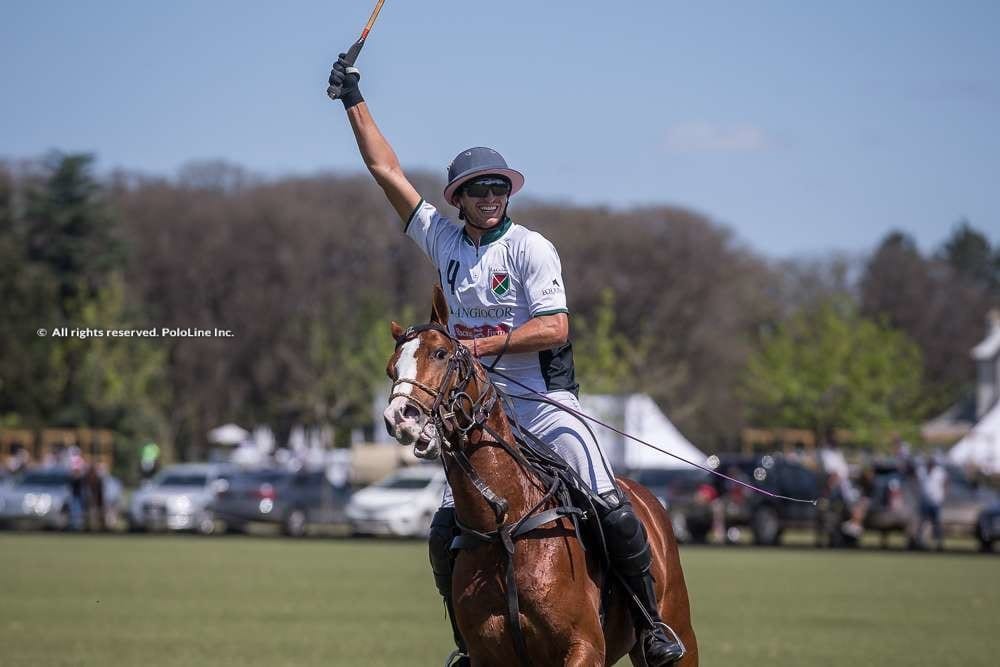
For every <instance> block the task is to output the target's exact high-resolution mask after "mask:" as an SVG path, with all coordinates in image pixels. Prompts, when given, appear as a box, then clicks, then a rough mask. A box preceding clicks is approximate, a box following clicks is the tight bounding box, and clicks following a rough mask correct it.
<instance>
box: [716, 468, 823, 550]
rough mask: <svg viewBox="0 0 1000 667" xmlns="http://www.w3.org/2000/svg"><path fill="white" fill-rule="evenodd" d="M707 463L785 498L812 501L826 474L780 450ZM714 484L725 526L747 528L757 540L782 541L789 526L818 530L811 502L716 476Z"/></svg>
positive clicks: (724, 472) (767, 543) (814, 509)
mask: <svg viewBox="0 0 1000 667" xmlns="http://www.w3.org/2000/svg"><path fill="white" fill-rule="evenodd" d="M709 464H710V465H713V464H714V467H715V469H716V470H717V471H718V472H721V473H723V474H726V475H728V476H730V477H734V478H736V479H738V480H740V481H743V482H746V483H748V484H753V485H754V486H757V487H760V488H762V489H764V490H765V491H770V492H772V493H777V494H779V495H782V496H789V497H791V498H803V499H810V500H812V499H817V498H819V497H820V496H821V495H822V494H823V490H824V479H825V477H824V475H823V474H822V473H820V472H817V471H814V470H811V469H809V468H807V467H806V466H804V465H802V464H801V463H799V462H798V461H792V460H788V459H786V458H785V457H784V456H783V455H781V454H763V455H756V456H748V455H739V454H736V455H727V454H724V455H720V456H714V457H711V458H710V459H709ZM715 485H716V491H717V493H718V495H719V497H720V498H721V499H722V501H723V502H724V503H725V517H726V527H727V528H729V527H734V526H736V527H749V528H750V530H751V532H752V534H753V541H754V543H755V544H763V545H775V544H780V543H781V534H782V532H784V531H785V529H787V528H804V529H809V530H814V529H816V528H817V527H818V525H819V523H818V522H819V519H820V515H819V511H818V509H817V507H816V506H814V505H813V504H811V503H797V502H790V501H787V500H779V499H775V498H770V497H768V496H766V495H764V494H761V493H755V492H753V491H751V490H750V489H747V488H746V487H744V486H741V485H739V484H735V483H733V482H730V481H728V480H725V479H721V478H718V477H717V478H715Z"/></svg>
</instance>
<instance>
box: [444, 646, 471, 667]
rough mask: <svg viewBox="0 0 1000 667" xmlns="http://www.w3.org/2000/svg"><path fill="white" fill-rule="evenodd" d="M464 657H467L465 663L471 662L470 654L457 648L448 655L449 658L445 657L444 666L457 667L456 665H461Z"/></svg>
mask: <svg viewBox="0 0 1000 667" xmlns="http://www.w3.org/2000/svg"><path fill="white" fill-rule="evenodd" d="M462 658H465V661H466V662H465V664H469V662H468V661H469V654H468V653H462V650H461V649H455V650H454V651H452V652H451V653H450V654H449V655H448V657H447V658H445V659H444V667H456V665H461V664H462Z"/></svg>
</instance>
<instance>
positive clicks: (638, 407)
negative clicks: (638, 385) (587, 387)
mask: <svg viewBox="0 0 1000 667" xmlns="http://www.w3.org/2000/svg"><path fill="white" fill-rule="evenodd" d="M580 404H581V407H582V408H583V411H584V412H585V413H586V414H588V415H590V416H592V417H595V418H597V419H600V420H601V421H604V422H607V423H608V424H610V425H612V426H614V427H615V428H617V429H619V430H621V431H624V432H625V433H628V434H629V435H633V436H635V437H637V438H640V439H641V440H645V441H646V442H649V443H650V444H652V445H655V446H656V447H658V448H660V449H663V450H665V451H667V452H670V454H673V455H674V456H670V455H669V454H664V453H663V452H659V451H656V450H655V449H652V448H650V447H647V446H645V445H643V444H641V443H638V442H635V441H633V440H629V439H627V438H625V437H624V436H621V435H618V434H617V433H615V432H614V431H611V430H610V429H606V428H604V427H602V426H597V425H596V424H593V423H590V426H591V427H592V428H593V429H594V432H595V434H596V435H597V439H598V440H599V441H600V443H601V447H602V448H603V449H604V452H605V454H607V456H608V458H609V459H610V462H611V465H612V466H613V467H614V468H615V472H618V473H622V472H625V471H628V470H636V469H645V468H686V467H689V466H688V464H687V463H685V462H684V461H681V460H679V459H677V458H675V456H677V457H681V458H683V459H686V460H687V461H691V462H692V463H697V464H698V465H704V464H705V459H706V456H705V453H704V452H702V451H701V450H699V449H698V448H697V447H695V446H694V445H692V444H691V442H690V441H688V439H687V438H685V437H684V435H683V434H682V433H681V432H680V431H678V430H677V427H675V426H674V425H673V424H672V423H671V422H670V420H669V419H668V418H667V416H666V415H665V414H663V412H662V411H661V410H660V408H659V406H658V405H656V402H655V401H654V400H653V399H652V398H650V397H649V396H648V395H647V394H630V395H627V396H614V395H586V394H585V395H583V396H581V397H580Z"/></svg>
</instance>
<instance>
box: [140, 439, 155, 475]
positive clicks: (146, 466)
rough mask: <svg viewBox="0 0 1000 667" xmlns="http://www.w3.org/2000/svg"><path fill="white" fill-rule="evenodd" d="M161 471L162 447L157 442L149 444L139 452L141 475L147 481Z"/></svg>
mask: <svg viewBox="0 0 1000 667" xmlns="http://www.w3.org/2000/svg"><path fill="white" fill-rule="evenodd" d="M159 469H160V447H159V445H157V444H156V443H155V442H147V443H146V444H144V445H143V446H142V449H141V450H140V451H139V474H140V475H141V476H142V479H143V480H147V479H149V478H150V477H152V476H153V475H155V474H156V471H157V470H159Z"/></svg>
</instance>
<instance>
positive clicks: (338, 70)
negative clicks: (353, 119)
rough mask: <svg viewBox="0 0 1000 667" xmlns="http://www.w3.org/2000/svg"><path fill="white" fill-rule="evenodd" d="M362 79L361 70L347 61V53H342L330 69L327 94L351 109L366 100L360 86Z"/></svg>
mask: <svg viewBox="0 0 1000 667" xmlns="http://www.w3.org/2000/svg"><path fill="white" fill-rule="evenodd" d="M360 80H361V72H359V71H358V69H357V68H356V67H353V66H352V65H351V64H350V63H348V62H347V54H346V53H341V54H340V57H339V59H338V60H337V62H336V63H334V65H333V69H332V70H330V87H329V88H327V89H326V94H327V95H329V96H330V99H332V100H340V101H341V102H343V103H344V108H345V109H350V108H351V107H353V106H354V105H356V104H359V103H360V102H364V100H365V98H363V97H361V90H360V89H359V88H358V81H360ZM338 91H339V92H338Z"/></svg>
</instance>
